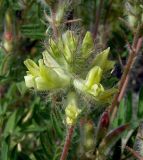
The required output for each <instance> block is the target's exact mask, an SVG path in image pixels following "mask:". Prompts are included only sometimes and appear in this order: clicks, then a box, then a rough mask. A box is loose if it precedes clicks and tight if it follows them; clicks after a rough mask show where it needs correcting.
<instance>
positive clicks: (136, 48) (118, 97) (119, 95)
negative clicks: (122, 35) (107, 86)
mask: <svg viewBox="0 0 143 160" xmlns="http://www.w3.org/2000/svg"><path fill="white" fill-rule="evenodd" d="M141 28H142V26H138V28H137V31H136V34H135V35H134V40H133V44H132V50H131V51H130V53H129V58H128V61H127V64H126V66H125V69H124V72H123V75H122V77H121V80H120V83H119V87H118V92H117V94H116V95H115V97H114V98H113V101H112V104H111V106H110V108H109V112H110V114H111V119H114V117H115V115H116V112H117V109H118V106H119V103H120V101H121V99H122V97H123V95H124V92H125V90H126V87H127V84H128V80H129V74H130V71H131V68H132V65H133V63H134V58H135V57H136V55H137V54H138V52H139V50H140V48H141V46H142V41H143V38H142V37H141V38H140V29H141Z"/></svg>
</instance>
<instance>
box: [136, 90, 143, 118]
mask: <svg viewBox="0 0 143 160" xmlns="http://www.w3.org/2000/svg"><path fill="white" fill-rule="evenodd" d="M137 117H138V118H139V119H141V118H143V87H142V88H141V90H140V93H139V102H138V110H137Z"/></svg>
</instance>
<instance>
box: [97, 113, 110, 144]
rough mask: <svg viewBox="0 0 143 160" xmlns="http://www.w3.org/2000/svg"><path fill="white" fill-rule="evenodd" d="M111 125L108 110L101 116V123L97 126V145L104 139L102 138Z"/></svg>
mask: <svg viewBox="0 0 143 160" xmlns="http://www.w3.org/2000/svg"><path fill="white" fill-rule="evenodd" d="M108 127H109V113H108V111H105V112H103V114H102V115H101V118H100V120H99V124H98V127H97V134H96V145H98V144H99V142H100V141H101V140H102V138H103V137H104V136H105V134H106V133H107V130H108Z"/></svg>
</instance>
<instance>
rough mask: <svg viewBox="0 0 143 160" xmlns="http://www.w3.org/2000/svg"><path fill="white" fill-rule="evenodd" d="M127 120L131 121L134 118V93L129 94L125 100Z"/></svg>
mask: <svg viewBox="0 0 143 160" xmlns="http://www.w3.org/2000/svg"><path fill="white" fill-rule="evenodd" d="M125 103H126V106H125V121H126V123H127V122H130V121H131V119H132V93H131V92H130V93H129V94H127V98H126V100H125Z"/></svg>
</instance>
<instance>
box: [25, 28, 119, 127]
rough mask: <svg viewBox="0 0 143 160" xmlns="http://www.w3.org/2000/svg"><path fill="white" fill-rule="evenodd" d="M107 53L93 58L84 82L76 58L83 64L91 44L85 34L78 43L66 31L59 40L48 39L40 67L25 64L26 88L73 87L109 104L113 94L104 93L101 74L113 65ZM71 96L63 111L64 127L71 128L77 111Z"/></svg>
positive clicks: (78, 111) (112, 89)
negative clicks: (78, 73) (79, 76)
mask: <svg viewBox="0 0 143 160" xmlns="http://www.w3.org/2000/svg"><path fill="white" fill-rule="evenodd" d="M109 50H110V48H107V49H106V50H104V51H103V52H101V53H99V54H97V55H96V57H95V58H94V59H93V62H92V67H91V69H90V70H89V72H88V73H87V76H86V77H85V79H82V78H77V77H78V75H77V76H75V75H76V74H77V68H76V67H75V66H76V65H77V63H78V61H77V59H79V57H80V59H81V60H82V61H83V63H85V62H86V60H87V59H88V58H89V56H90V55H91V53H93V51H94V42H93V39H92V35H91V33H90V32H87V33H86V34H85V36H84V38H83V40H82V43H81V44H79V37H78V35H76V34H75V33H74V32H73V31H70V30H68V31H66V32H65V33H64V34H62V36H61V37H59V38H58V40H56V41H54V40H53V39H50V40H49V45H48V47H47V48H46V50H45V51H44V52H43V59H40V60H39V62H38V63H39V65H37V64H36V63H35V62H34V61H33V60H31V59H27V60H26V61H25V62H24V64H25V65H26V67H27V68H28V71H27V75H26V76H25V77H24V78H25V83H26V86H27V87H28V88H34V89H36V90H52V89H61V88H64V89H65V88H68V87H69V86H74V87H75V88H76V90H78V91H80V92H82V93H84V94H88V95H90V96H92V97H93V98H95V100H96V101H104V100H107V101H108V100H109V99H110V98H111V95H112V94H113V93H115V91H116V89H115V88H111V89H108V90H105V89H104V87H103V85H102V84H101V79H102V76H103V74H104V73H105V72H106V71H108V70H111V69H112V68H113V66H114V62H113V61H111V60H108V55H109ZM77 51H78V52H77ZM77 57H78V58H77ZM79 65H80V63H79ZM79 69H80V67H79ZM70 97H72V98H70V99H69V104H68V106H67V108H66V111H65V112H66V116H67V120H66V122H67V124H69V125H72V124H73V123H75V121H76V119H77V116H78V115H79V113H80V109H78V107H77V103H76V102H75V101H76V100H75V96H71V95H70Z"/></svg>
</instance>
